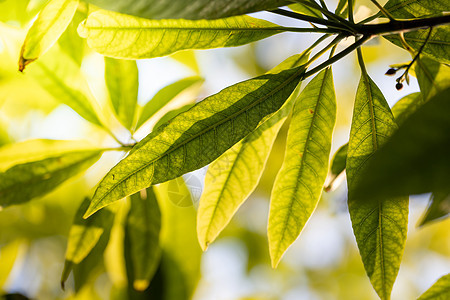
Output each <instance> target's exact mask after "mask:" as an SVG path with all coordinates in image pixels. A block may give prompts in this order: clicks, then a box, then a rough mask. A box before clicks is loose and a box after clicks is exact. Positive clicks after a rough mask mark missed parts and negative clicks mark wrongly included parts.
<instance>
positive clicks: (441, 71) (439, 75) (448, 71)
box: [414, 57, 450, 101]
mask: <svg viewBox="0 0 450 300" xmlns="http://www.w3.org/2000/svg"><path fill="white" fill-rule="evenodd" d="M414 69H415V72H416V75H417V81H418V82H419V86H420V91H421V93H422V96H423V99H424V100H425V101H427V100H428V99H430V98H431V97H433V96H434V95H436V94H437V93H439V92H441V91H443V90H445V88H447V87H449V86H450V67H449V66H447V65H444V64H440V63H438V62H436V61H434V60H432V59H430V58H427V57H423V58H419V59H417V61H416V64H415V68H414Z"/></svg>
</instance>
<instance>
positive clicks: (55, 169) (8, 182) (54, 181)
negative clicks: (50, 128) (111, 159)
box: [0, 150, 102, 207]
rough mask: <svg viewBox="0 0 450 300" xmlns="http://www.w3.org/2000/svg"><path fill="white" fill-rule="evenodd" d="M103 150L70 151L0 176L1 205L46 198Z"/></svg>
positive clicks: (9, 170)
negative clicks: (39, 197) (46, 195)
mask: <svg viewBox="0 0 450 300" xmlns="http://www.w3.org/2000/svg"><path fill="white" fill-rule="evenodd" d="M101 153H102V150H84V151H72V152H67V153H64V154H62V155H58V156H52V157H49V158H45V159H43V160H39V161H33V162H27V163H24V164H19V165H15V166H13V167H11V168H10V169H8V170H6V171H5V172H3V173H0V206H3V207H6V206H10V205H14V204H21V203H24V202H27V201H30V200H31V199H32V198H35V197H38V196H42V195H45V194H46V193H48V192H50V191H52V190H53V189H54V188H56V187H57V186H58V185H60V184H61V183H63V182H64V181H66V180H67V179H69V178H71V177H73V176H75V175H76V174H78V173H80V172H82V171H84V170H86V169H87V168H89V167H90V166H91V165H93V164H94V163H95V162H96V161H97V160H98V159H99V158H100V155H101Z"/></svg>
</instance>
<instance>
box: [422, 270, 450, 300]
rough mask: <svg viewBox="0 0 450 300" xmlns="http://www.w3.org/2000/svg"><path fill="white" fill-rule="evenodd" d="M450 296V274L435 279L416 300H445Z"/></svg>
mask: <svg viewBox="0 0 450 300" xmlns="http://www.w3.org/2000/svg"><path fill="white" fill-rule="evenodd" d="M449 297H450V274H447V275H444V276H442V277H441V278H439V279H438V281H436V282H435V283H434V284H433V286H432V287H430V288H429V289H428V290H427V291H426V292H425V293H423V294H422V295H421V296H420V297H419V298H418V299H417V300H447V299H449Z"/></svg>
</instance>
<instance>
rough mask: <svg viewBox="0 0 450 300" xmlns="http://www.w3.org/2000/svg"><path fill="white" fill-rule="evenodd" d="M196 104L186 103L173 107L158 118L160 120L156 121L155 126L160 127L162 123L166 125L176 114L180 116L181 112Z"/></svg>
mask: <svg viewBox="0 0 450 300" xmlns="http://www.w3.org/2000/svg"><path fill="white" fill-rule="evenodd" d="M194 105H195V104H186V105H184V106H182V107H179V108H176V109H173V110H171V111H168V112H167V113H166V114H165V115H164V116H162V117H161V119H159V120H158V122H156V124H155V126H153V128H155V129H156V128H158V127H159V126H161V125H165V124H168V123H167V122H168V121H169V120H171V119H173V118H175V117H176V116H178V115H179V114H181V113H183V112H185V111H187V110H189V109H190V108H191V107H192V106H194Z"/></svg>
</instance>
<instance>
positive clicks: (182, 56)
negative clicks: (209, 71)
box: [170, 50, 200, 74]
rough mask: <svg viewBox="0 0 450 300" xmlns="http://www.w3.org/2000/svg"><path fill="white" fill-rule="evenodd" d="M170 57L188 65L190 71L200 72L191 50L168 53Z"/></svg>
mask: <svg viewBox="0 0 450 300" xmlns="http://www.w3.org/2000/svg"><path fill="white" fill-rule="evenodd" d="M170 58H173V59H174V60H176V61H178V62H180V63H182V64H183V65H185V66H187V67H189V68H190V69H191V70H192V71H194V72H195V74H200V67H199V65H198V62H197V58H196V57H195V53H194V51H193V50H185V51H178V52H176V53H174V54H172V55H170Z"/></svg>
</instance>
